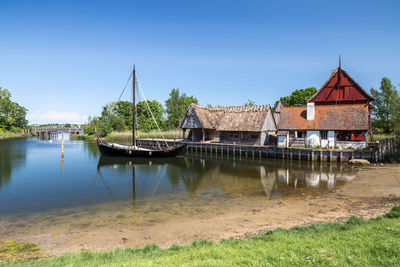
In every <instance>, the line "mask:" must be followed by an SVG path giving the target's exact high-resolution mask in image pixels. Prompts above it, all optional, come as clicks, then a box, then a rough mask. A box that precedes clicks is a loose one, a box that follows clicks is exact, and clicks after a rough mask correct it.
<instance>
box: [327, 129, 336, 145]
mask: <svg viewBox="0 0 400 267" xmlns="http://www.w3.org/2000/svg"><path fill="white" fill-rule="evenodd" d="M328 143H329V147H335V131H328Z"/></svg>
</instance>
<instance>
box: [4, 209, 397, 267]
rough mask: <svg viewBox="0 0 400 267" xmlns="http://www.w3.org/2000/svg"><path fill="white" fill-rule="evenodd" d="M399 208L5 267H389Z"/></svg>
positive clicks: (393, 255)
mask: <svg viewBox="0 0 400 267" xmlns="http://www.w3.org/2000/svg"><path fill="white" fill-rule="evenodd" d="M399 217H400V207H395V208H393V209H392V211H391V212H389V213H388V214H387V215H386V216H385V217H380V218H376V219H371V220H368V221H364V220H361V219H358V218H355V217H352V218H350V219H349V220H348V221H347V222H346V223H344V224H340V223H325V224H314V225H311V226H307V227H295V228H292V229H290V230H283V229H277V230H274V231H270V232H267V233H265V234H263V235H260V236H257V237H252V238H249V239H229V240H222V241H220V242H210V241H195V242H193V243H192V244H191V245H188V246H176V245H173V246H172V247H170V248H169V249H160V248H159V247H157V246H155V245H149V246H146V247H144V248H136V249H116V250H114V251H110V252H104V253H94V252H82V253H79V254H69V255H64V256H59V257H53V258H49V259H42V260H36V261H27V262H21V263H16V262H8V263H6V264H5V265H7V266H104V265H107V266H143V265H145V266H149V265H161V266H178V265H179V266H183V265H185V266H210V265H211V266H232V265H256V266H267V265H272V266H277V265H279V266H289V265H290V266H292V265H300V266H303V265H317V266H319V265H324V266H325V265H328V266H332V265H339V266H347V265H356V266H395V265H399V263H400V253H399V251H400V218H399Z"/></svg>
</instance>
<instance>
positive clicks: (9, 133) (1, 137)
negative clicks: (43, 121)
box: [0, 131, 29, 139]
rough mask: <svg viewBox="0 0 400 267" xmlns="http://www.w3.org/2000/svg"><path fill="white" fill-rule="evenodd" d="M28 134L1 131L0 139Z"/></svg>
mask: <svg viewBox="0 0 400 267" xmlns="http://www.w3.org/2000/svg"><path fill="white" fill-rule="evenodd" d="M26 136H29V135H24V134H22V133H20V132H9V131H0V139H6V138H15V137H26Z"/></svg>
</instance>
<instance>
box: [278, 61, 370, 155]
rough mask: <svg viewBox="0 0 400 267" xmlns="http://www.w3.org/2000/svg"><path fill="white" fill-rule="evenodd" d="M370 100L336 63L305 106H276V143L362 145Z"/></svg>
mask: <svg viewBox="0 0 400 267" xmlns="http://www.w3.org/2000/svg"><path fill="white" fill-rule="evenodd" d="M374 100H375V99H374V97H372V96H371V95H370V94H369V93H368V92H367V91H365V90H364V89H363V88H362V87H361V85H359V84H358V83H357V82H356V81H355V80H354V79H353V78H352V77H351V76H350V74H349V73H348V72H347V71H346V70H344V69H342V68H341V66H340V64H339V68H337V69H335V70H334V71H332V74H331V76H330V77H329V79H328V80H327V81H326V82H325V83H324V84H323V85H322V87H321V88H320V89H319V90H318V91H317V92H316V93H315V95H314V96H312V97H311V98H310V99H309V100H308V103H307V106H306V107H305V106H304V107H282V108H281V109H280V114H279V117H280V120H279V123H278V136H279V137H278V145H279V146H281V147H284V146H322V147H338V148H364V147H366V146H367V145H368V141H372V140H373V136H372V129H371V110H372V106H371V105H370V102H371V101H374ZM368 135H369V136H368Z"/></svg>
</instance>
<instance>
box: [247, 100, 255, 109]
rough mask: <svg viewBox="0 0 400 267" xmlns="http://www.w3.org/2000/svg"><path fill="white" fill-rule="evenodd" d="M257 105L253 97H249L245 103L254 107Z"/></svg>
mask: <svg viewBox="0 0 400 267" xmlns="http://www.w3.org/2000/svg"><path fill="white" fill-rule="evenodd" d="M255 105H256V101H254V100H251V99H247V102H246V103H244V106H245V107H253V106H255Z"/></svg>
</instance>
